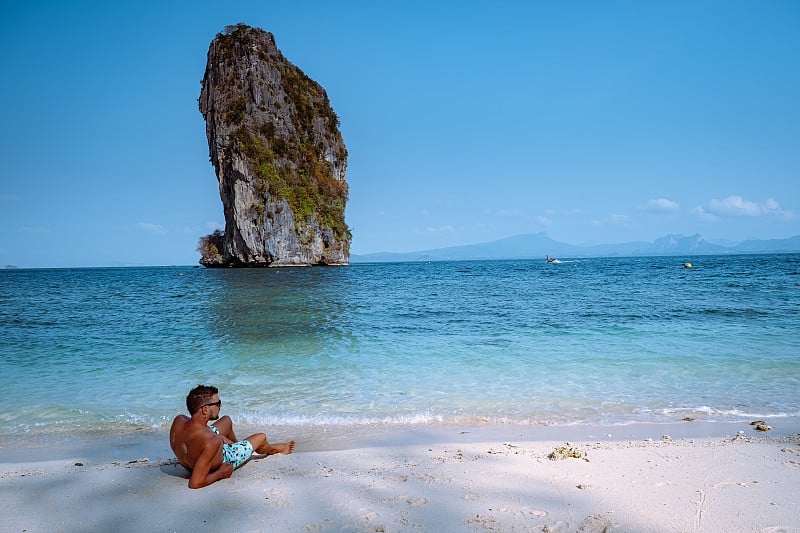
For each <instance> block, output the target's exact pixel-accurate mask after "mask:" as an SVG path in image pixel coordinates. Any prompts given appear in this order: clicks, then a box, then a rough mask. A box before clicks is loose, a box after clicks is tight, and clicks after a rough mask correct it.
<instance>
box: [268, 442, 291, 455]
mask: <svg viewBox="0 0 800 533" xmlns="http://www.w3.org/2000/svg"><path fill="white" fill-rule="evenodd" d="M293 451H294V441H293V440H290V441H289V442H279V443H278V444H270V450H269V452H268V454H269V455H273V454H276V453H286V454H288V453H292V452H293Z"/></svg>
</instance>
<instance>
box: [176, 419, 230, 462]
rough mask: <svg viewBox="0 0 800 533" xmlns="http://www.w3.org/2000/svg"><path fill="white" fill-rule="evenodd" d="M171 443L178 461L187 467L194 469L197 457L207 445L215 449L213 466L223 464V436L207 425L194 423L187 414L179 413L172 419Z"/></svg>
mask: <svg viewBox="0 0 800 533" xmlns="http://www.w3.org/2000/svg"><path fill="white" fill-rule="evenodd" d="M169 445H170V447H171V448H172V451H173V452H174V453H175V457H177V458H178V462H179V463H180V464H182V465H183V466H185V467H186V468H188V469H190V470H192V469H194V466H195V463H197V459H198V458H199V457H200V455H201V454H202V453H203V450H204V449H205V448H206V447H211V448H212V449H215V453H214V454H213V457H214V460H213V461H212V463H211V465H210V466H211V468H212V469H214V468H217V467H218V466H219V465H220V464H222V438H221V437H219V436H218V435H216V434H215V433H214V432H213V431H211V430H210V429H209V428H208V426H207V425H201V424H194V423H192V420H191V419H190V418H189V417H187V416H185V415H178V416H176V417H175V420H173V421H172V427H171V428H170V430H169Z"/></svg>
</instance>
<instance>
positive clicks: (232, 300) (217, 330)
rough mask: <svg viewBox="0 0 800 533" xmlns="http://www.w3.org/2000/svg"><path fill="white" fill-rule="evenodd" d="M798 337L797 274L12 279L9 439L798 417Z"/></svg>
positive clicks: (514, 268) (409, 271) (636, 269)
mask: <svg viewBox="0 0 800 533" xmlns="http://www.w3.org/2000/svg"><path fill="white" fill-rule="evenodd" d="M684 261H691V262H692V263H693V264H694V268H692V269H685V268H683V266H682V263H683V262H684ZM799 332H800V255H770V256H701V257H686V258H675V257H655V258H653V257H648V258H614V259H606V258H603V259H578V260H572V261H564V262H562V263H560V264H550V265H548V264H545V263H544V261H485V262H481V261H476V262H452V263H447V262H445V263H396V264H371V265H352V266H349V267H337V268H307V269H279V270H275V269H253V270H207V269H198V268H191V267H170V268H125V269H59V270H5V271H0V339H1V340H0V370H1V371H2V376H3V382H4V387H3V389H4V390H3V394H2V395H0V430H2V431H3V432H4V433H6V434H11V435H15V434H16V435H22V434H28V433H31V432H33V433H35V432H56V431H61V430H65V431H71V430H72V429H73V428H74V427H75V426H76V425H78V426H80V427H84V428H100V429H104V428H105V429H113V428H115V427H120V426H125V427H129V426H145V427H163V426H165V425H167V424H168V423H169V421H170V420H171V419H172V417H173V416H174V415H175V414H176V413H177V412H182V411H185V408H184V404H183V402H184V398H185V395H186V393H187V392H188V390H189V389H190V388H191V387H193V386H194V385H196V384H198V383H208V384H214V385H217V386H218V387H219V388H220V389H221V393H220V396H221V398H222V400H223V412H224V413H227V414H231V415H232V416H234V417H235V418H236V419H237V420H241V421H243V422H249V423H253V424H287V425H311V424H334V425H347V424H362V423H374V422H389V423H408V422H439V421H443V422H472V421H482V420H487V421H514V422H522V423H532V424H542V423H583V422H587V423H589V422H591V423H596V422H600V423H627V422H634V421H643V422H669V421H677V420H681V419H682V418H684V417H687V416H691V417H697V418H703V419H711V420H720V421H723V420H724V421H728V420H739V419H744V418H748V417H755V416H757V417H765V418H766V417H789V416H791V417H797V416H800V333H799Z"/></svg>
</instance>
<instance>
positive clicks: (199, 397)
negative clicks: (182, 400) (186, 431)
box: [186, 385, 219, 415]
mask: <svg viewBox="0 0 800 533" xmlns="http://www.w3.org/2000/svg"><path fill="white" fill-rule="evenodd" d="M218 393H219V390H218V389H217V388H216V387H212V386H210V385H198V386H197V387H195V388H193V389H192V390H190V391H189V395H188V396H187V397H186V408H187V409H188V410H189V414H190V415H194V414H195V413H196V412H197V411H199V410H200V408H201V407H202V406H203V405H204V404H207V403H211V398H213V397H214V395H215V394H218Z"/></svg>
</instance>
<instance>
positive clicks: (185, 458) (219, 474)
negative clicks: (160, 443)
mask: <svg viewBox="0 0 800 533" xmlns="http://www.w3.org/2000/svg"><path fill="white" fill-rule="evenodd" d="M218 393H219V390H217V388H216V387H211V386H206V385H198V386H197V387H195V388H194V389H192V390H191V391H190V392H189V395H188V396H187V397H186V407H187V408H188V409H189V414H190V415H192V418H189V417H187V416H186V415H178V416H176V417H175V420H173V421H172V427H171V428H170V430H169V445H170V447H171V448H172V451H173V452H175V457H177V458H178V462H179V463H180V464H182V465H183V466H185V467H186V468H188V469H189V470H191V471H192V476H191V477H190V478H189V488H191V489H199V488H202V487H206V486H208V485H211V484H212V483H214V482H215V481H219V480H220V479H226V478H229V477H231V474H233V470H234V469H235V468H239V467H240V466H242V465H243V464H244V463H245V462H246V461H247V460H248V459H249V458H250V456H251V455H252V454H253V452H254V451H255V453H258V454H262V455H272V454H275V453H292V451H294V441H293V440H292V441H289V442H282V443H279V444H270V443H269V442H267V436H266V435H264V434H263V433H256V434H255V435H250V436H249V437H247V438H246V439H244V440H240V441H238V442H237V440H238V439H237V438H236V435H235V434H234V433H233V421H232V420H231V418H230V417H229V416H227V415H226V416H223V417H222V418H220V417H219V412H220V410H221V409H222V400H220V399H219V396H218ZM209 420H216V422H214V424H212V425H211V426H209V425H208V421H209Z"/></svg>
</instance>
